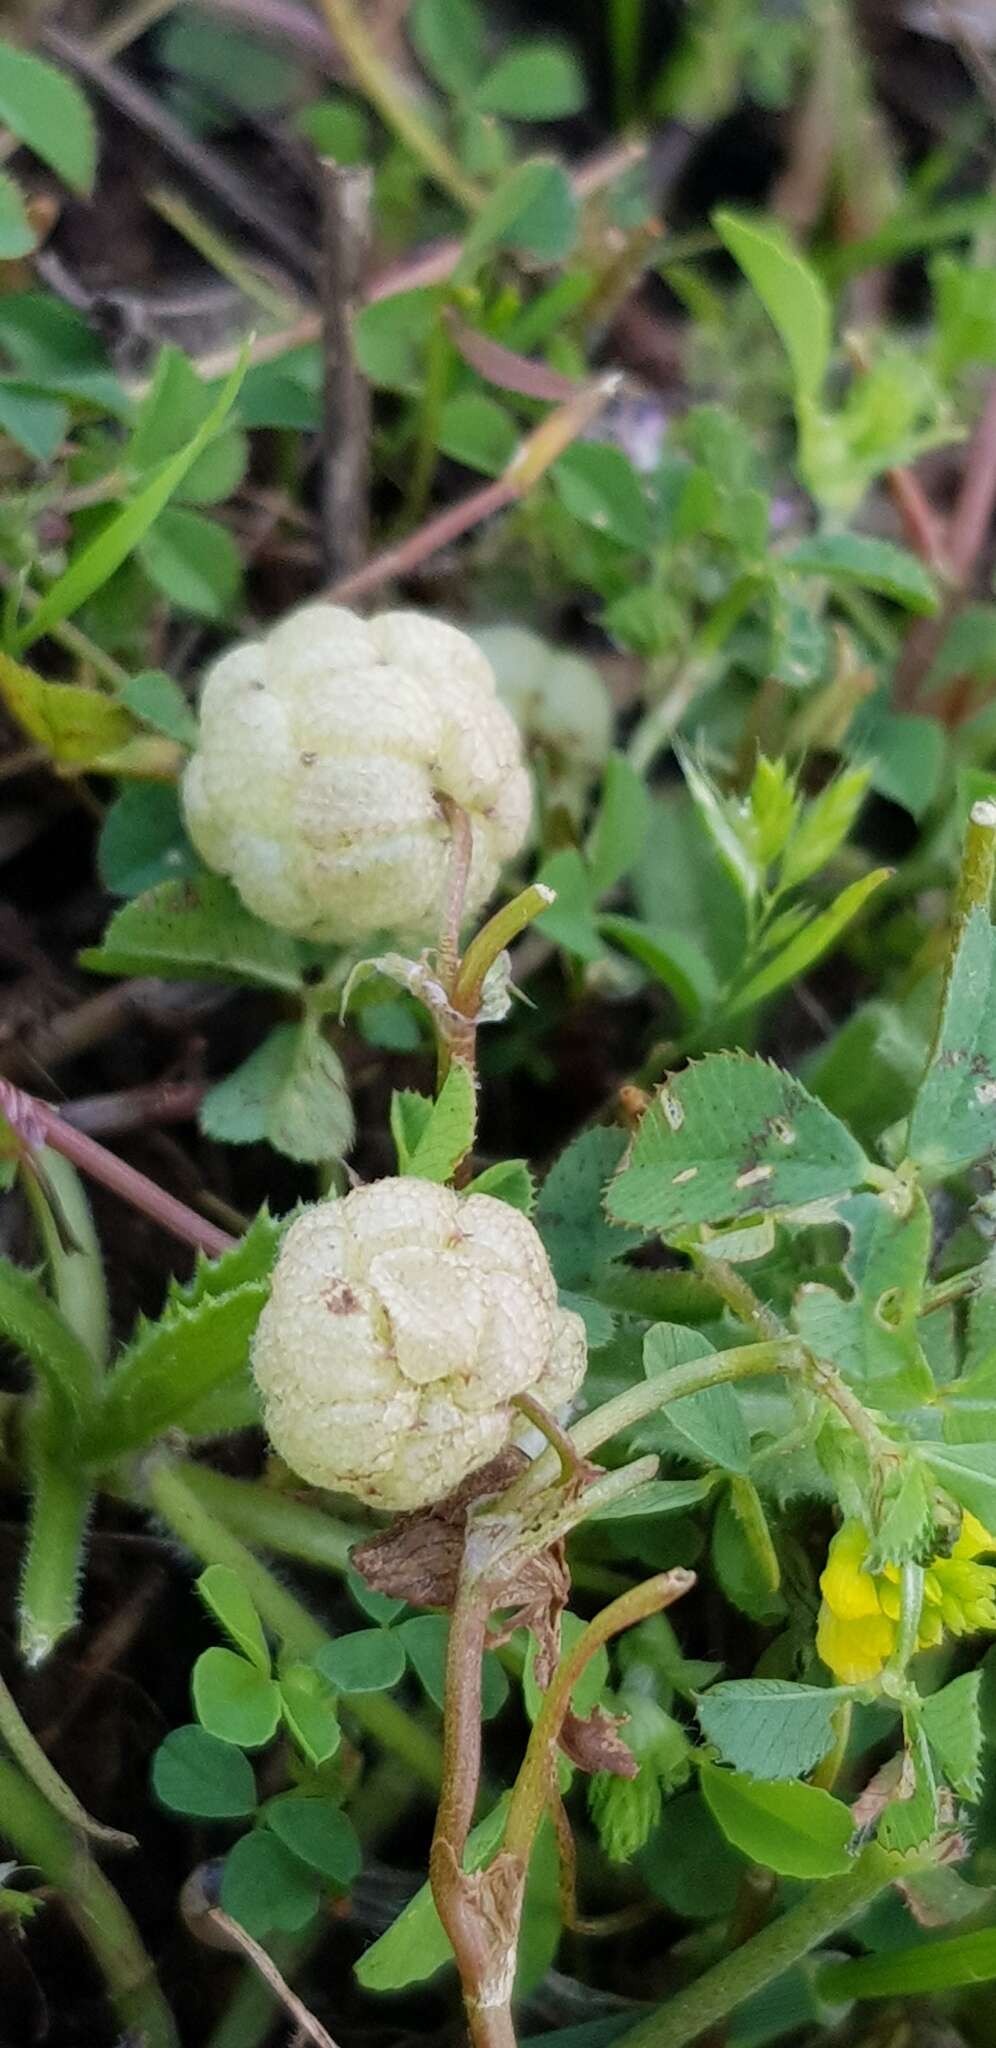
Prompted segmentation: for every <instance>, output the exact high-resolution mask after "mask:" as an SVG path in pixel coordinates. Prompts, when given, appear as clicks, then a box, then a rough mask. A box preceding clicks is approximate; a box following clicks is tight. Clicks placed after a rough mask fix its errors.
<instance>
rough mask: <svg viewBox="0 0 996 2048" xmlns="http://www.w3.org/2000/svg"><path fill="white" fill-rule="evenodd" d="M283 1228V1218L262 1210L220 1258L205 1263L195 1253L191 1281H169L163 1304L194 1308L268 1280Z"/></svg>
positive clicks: (284, 1221) (199, 1255)
mask: <svg viewBox="0 0 996 2048" xmlns="http://www.w3.org/2000/svg"><path fill="white" fill-rule="evenodd" d="M285 1227H286V1219H285V1218H279V1217H276V1216H271V1215H270V1212H269V1209H267V1208H265V1207H264V1208H262V1209H261V1210H260V1211H259V1214H258V1215H257V1216H254V1217H253V1220H252V1222H251V1223H250V1225H249V1228H248V1230H247V1231H245V1232H244V1234H243V1236H242V1237H240V1238H239V1240H238V1243H237V1244H233V1245H231V1246H230V1247H229V1249H228V1251H224V1252H222V1253H221V1255H220V1257H218V1258H217V1259H208V1258H206V1257H205V1255H204V1253H203V1252H198V1254H197V1263H196V1265H195V1267H194V1271H193V1275H192V1277H191V1278H190V1279H189V1280H177V1279H172V1280H171V1281H170V1284H169V1293H168V1295H167V1301H168V1302H169V1303H170V1304H174V1303H176V1304H178V1305H179V1306H180V1307H182V1308H196V1307H197V1306H198V1304H199V1303H200V1302H202V1301H206V1300H208V1298H209V1297H212V1296H215V1295H220V1294H231V1293H233V1292H234V1290H235V1288H237V1287H243V1286H245V1285H246V1284H247V1283H248V1282H251V1281H254V1280H266V1279H268V1278H269V1275H270V1273H271V1271H272V1269H273V1262H274V1260H275V1258H276V1256H277V1251H278V1249H279V1245H280V1239H281V1237H282V1235H283V1232H284V1229H285Z"/></svg>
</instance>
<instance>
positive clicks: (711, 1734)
mask: <svg viewBox="0 0 996 2048" xmlns="http://www.w3.org/2000/svg"><path fill="white" fill-rule="evenodd" d="M850 1697H851V1694H850V1691H849V1689H848V1688H847V1687H846V1686H828V1687H825V1688H824V1687H822V1686H818V1685H792V1684H790V1683H789V1682H788V1680H786V1679H781V1678H743V1679H730V1680H724V1682H723V1683H722V1684H720V1685H713V1686H710V1688H709V1691H708V1692H707V1693H703V1694H702V1696H701V1698H700V1699H699V1701H698V1702H697V1706H696V1712H697V1714H698V1717H699V1726H700V1728H701V1729H702V1733H703V1735H704V1736H705V1738H706V1741H707V1742H711V1743H713V1744H714V1745H715V1747H716V1748H717V1749H718V1750H719V1752H720V1755H721V1756H722V1758H723V1761H724V1762H725V1763H728V1764H732V1765H733V1767H734V1770H737V1771H742V1772H746V1773H747V1775H748V1776H749V1777H752V1778H764V1779H777V1778H804V1777H805V1776H806V1774H807V1772H809V1771H811V1770H812V1769H813V1768H814V1766H815V1765H816V1764H818V1763H819V1761H820V1758H821V1757H824V1756H826V1754H827V1751H828V1750H829V1749H831V1748H832V1746H833V1741H834V1716H835V1715H836V1714H837V1713H838V1712H839V1710H840V1708H841V1707H842V1706H844V1705H845V1704H846V1702H847V1701H848V1700H849V1699H850Z"/></svg>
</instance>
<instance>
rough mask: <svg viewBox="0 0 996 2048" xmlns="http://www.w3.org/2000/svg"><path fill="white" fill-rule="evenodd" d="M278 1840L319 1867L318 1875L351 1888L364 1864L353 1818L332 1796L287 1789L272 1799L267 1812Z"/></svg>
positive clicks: (311, 1864)
mask: <svg viewBox="0 0 996 2048" xmlns="http://www.w3.org/2000/svg"><path fill="white" fill-rule="evenodd" d="M264 1818H265V1820H266V1825H267V1827H268V1828H272V1829H273V1832H274V1834H275V1835H276V1836H277V1838H278V1840H279V1841H281V1842H282V1843H283V1845H284V1848H285V1849H289V1850H290V1852H291V1854H292V1855H293V1856H297V1857H299V1858H300V1861H301V1862H302V1863H306V1864H307V1866H308V1869H309V1870H317V1872H318V1875H319V1877H325V1878H329V1879H330V1880H331V1882H332V1883H333V1884H337V1885H341V1886H342V1888H343V1890H344V1891H348V1890H349V1887H350V1885H351V1884H353V1883H354V1882H355V1880H356V1879H357V1878H358V1877H359V1874H360V1871H361V1870H362V1868H363V1851H362V1849H361V1847H360V1843H359V1838H358V1836H357V1833H356V1829H355V1828H354V1826H353V1824H352V1822H351V1821H349V1820H347V1818H346V1815H345V1814H344V1813H342V1812H341V1811H340V1809H339V1807H338V1806H336V1804H335V1802H334V1801H333V1800H331V1799H312V1798H307V1797H302V1796H300V1795H299V1794H297V1793H294V1792H288V1793H286V1794H284V1795H283V1797H281V1798H279V1799H271V1801H270V1803H269V1805H268V1806H267V1808H266V1813H265V1816H264Z"/></svg>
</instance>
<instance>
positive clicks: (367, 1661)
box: [315, 1628, 405, 1693]
mask: <svg viewBox="0 0 996 2048" xmlns="http://www.w3.org/2000/svg"><path fill="white" fill-rule="evenodd" d="M315 1662H316V1664H317V1666H318V1669H319V1671H320V1672H321V1674H322V1677H323V1678H327V1679H328V1682H329V1684H330V1685H332V1686H334V1687H335V1690H336V1692H341V1693H354V1692H390V1690H391V1687H392V1686H395V1685H397V1684H398V1682H399V1680H400V1679H402V1678H403V1677H404V1672H405V1650H404V1644H403V1643H402V1641H401V1639H400V1636H399V1634H398V1633H397V1631H396V1630H393V1629H386V1628H360V1629H357V1630H356V1632H355V1634H353V1635H350V1636H336V1638H335V1640H334V1641H333V1642H330V1643H325V1644H323V1646H322V1648H321V1649H320V1650H319V1652H318V1655H317V1657H316V1658H315Z"/></svg>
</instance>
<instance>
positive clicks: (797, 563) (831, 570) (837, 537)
mask: <svg viewBox="0 0 996 2048" xmlns="http://www.w3.org/2000/svg"><path fill="white" fill-rule="evenodd" d="M782 561H783V565H784V566H785V568H787V569H794V570H796V571H797V573H798V574H799V575H800V576H826V577H828V578H829V579H830V581H831V583H834V582H837V583H857V584H859V585H860V586H861V588H862V589H863V590H874V591H876V592H877V593H878V594H879V596H881V597H891V598H892V599H893V600H894V602H895V603H896V604H901V605H905V607H906V609H907V611H911V612H920V613H927V612H936V610H937V607H938V603H939V597H938V590H937V585H936V583H935V581H934V579H933V577H932V576H931V575H929V574H928V571H927V570H926V569H925V568H924V566H923V563H922V562H920V561H918V559H917V557H916V555H911V554H910V552H909V549H908V548H900V547H897V546H896V544H895V542H894V541H891V540H879V539H877V538H876V537H875V536H874V535H873V534H870V533H816V534H811V535H809V536H808V537H807V539H806V540H803V541H799V542H797V544H796V546H795V547H794V548H790V549H789V552H788V554H787V555H784V556H783V557H782Z"/></svg>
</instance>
